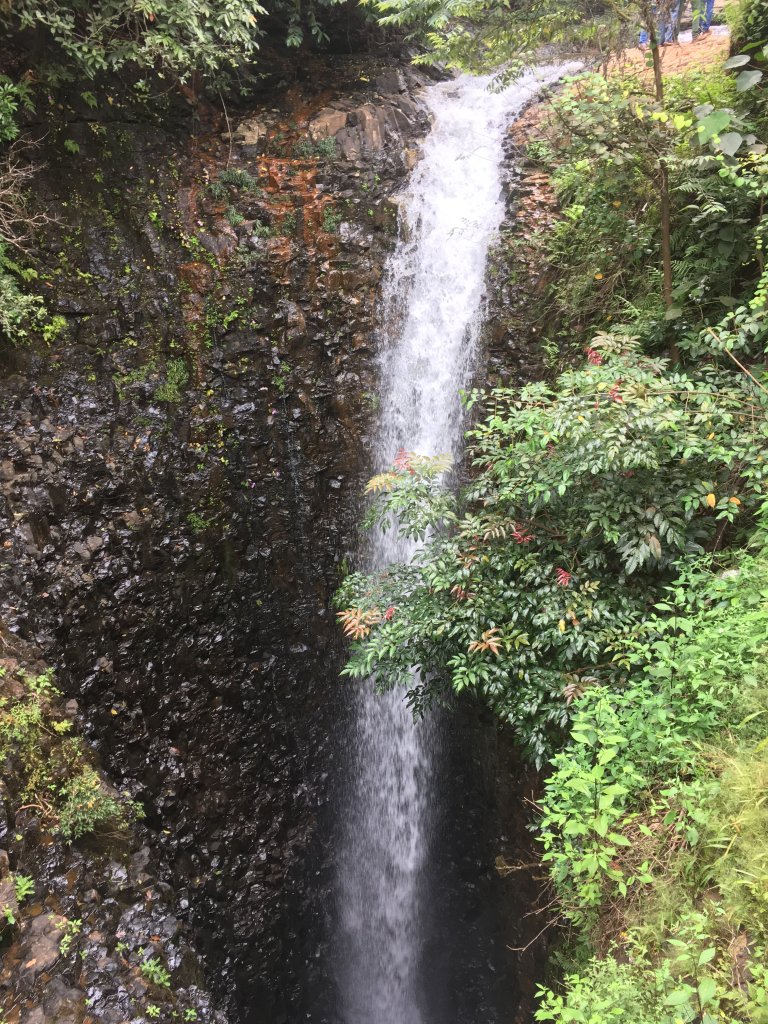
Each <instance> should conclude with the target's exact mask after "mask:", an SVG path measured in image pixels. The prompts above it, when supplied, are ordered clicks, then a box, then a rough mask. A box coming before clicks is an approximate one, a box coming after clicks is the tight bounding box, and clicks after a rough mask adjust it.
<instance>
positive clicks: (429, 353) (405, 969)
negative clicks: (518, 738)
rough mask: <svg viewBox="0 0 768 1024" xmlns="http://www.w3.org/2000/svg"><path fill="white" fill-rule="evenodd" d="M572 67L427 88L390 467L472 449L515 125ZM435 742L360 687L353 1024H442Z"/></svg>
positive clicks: (351, 945)
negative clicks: (430, 989) (488, 291)
mask: <svg viewBox="0 0 768 1024" xmlns="http://www.w3.org/2000/svg"><path fill="white" fill-rule="evenodd" d="M561 74H562V69H559V70H558V69H552V68H550V69H547V70H546V71H545V72H542V73H538V74H535V75H534V74H531V75H528V76H526V77H525V78H524V79H522V80H521V81H518V82H517V83H516V84H515V85H514V86H512V87H510V88H508V89H506V90H505V91H503V92H491V91H489V89H488V84H489V83H488V80H487V79H482V78H470V77H462V78H459V79H456V80H453V81H449V82H445V83H442V84H440V85H436V86H432V87H430V88H429V90H427V93H426V97H425V99H426V102H427V103H428V105H429V107H430V109H431V111H432V114H433V116H434V124H433V129H432V132H431V134H430V135H429V137H428V139H427V140H426V143H425V145H424V151H423V158H422V160H421V162H420V164H419V165H418V167H417V169H416V171H415V172H414V174H413V177H412V179H411V183H410V187H409V189H408V191H407V193H406V195H405V196H404V201H403V204H402V214H403V217H404V220H405V230H404V231H403V240H402V241H401V242H400V244H399V245H398V247H397V249H396V251H395V252H394V253H393V255H392V257H391V259H390V262H389V265H388V268H387V274H386V277H385V285H384V295H383V299H382V315H381V322H382V324H383V328H382V336H383V347H384V351H383V354H382V358H381V414H380V422H379V428H378V432H377V435H376V439H375V460H376V463H377V469H383V468H385V467H386V466H387V465H389V464H390V463H391V462H392V460H393V458H394V456H395V454H396V452H397V451H398V449H400V448H405V449H407V450H409V451H417V452H419V453H421V454H428V455H436V454H440V453H443V452H450V453H453V454H455V453H456V451H457V449H458V448H459V446H460V442H461V422H462V416H461V406H460V401H459V390H460V389H461V388H462V387H464V386H465V385H466V384H467V382H468V377H469V371H470V367H471V364H472V359H473V357H474V353H475V348H476V339H477V334H478V326H479V324H480V313H481V306H482V301H483V293H484V279H485V267H486V258H487V253H488V247H489V245H490V242H491V240H492V238H493V236H494V233H495V232H496V231H497V229H498V226H499V223H500V222H501V219H502V216H503V212H504V204H503V200H502V189H501V169H502V158H503V148H502V144H503V139H504V132H505V128H506V126H507V124H508V122H509V120H510V117H511V116H512V115H513V114H514V113H515V112H517V111H519V110H520V109H521V108H522V107H523V105H524V104H525V103H526V102H527V101H528V100H529V99H530V97H531V95H532V94H533V93H535V92H536V91H537V90H538V89H539V88H540V87H541V85H542V84H543V82H546V81H552V80H554V79H556V78H557V77H559V76H560V75H561ZM411 553H412V549H411V548H410V547H409V545H408V544H407V543H404V542H403V541H398V540H397V538H396V537H395V536H394V534H393V533H392V532H389V533H386V534H384V533H377V534H376V535H375V536H374V537H373V538H372V539H371V542H370V547H369V552H368V557H369V562H368V564H369V566H370V567H371V568H372V569H376V568H382V567H384V566H386V565H387V564H390V563H392V562H393V561H396V560H397V561H399V560H403V559H408V557H409V555H410V554H411ZM435 747H436V727H435V725H434V723H430V722H429V721H422V722H419V723H414V721H413V718H412V716H411V713H410V712H409V711H408V709H407V708H406V707H405V705H404V704H403V694H402V692H393V693H390V694H387V695H384V696H376V695H375V694H374V693H373V692H372V687H371V685H370V684H368V685H367V686H365V687H363V688H361V689H360V691H359V693H358V695H357V708H356V726H355V730H354V735H353V736H352V737H351V750H350V764H349V772H350V780H349V791H348V795H347V806H346V807H345V809H344V814H345V819H344V822H343V837H342V849H341V851H340V856H339V870H338V879H337V898H338V903H339V905H338V920H339V927H340V930H341V934H340V936H339V950H340V952H339V955H338V958H337V960H338V963H337V980H338V985H339V992H340V998H341V1012H340V1017H341V1020H342V1021H343V1024H433V1015H432V1014H431V1013H430V1007H429V1002H430V1000H429V994H428V993H424V992H423V991H421V988H420V984H419V982H420V975H421V963H420V961H421V956H422V952H423V941H424V932H423V920H424V916H425V911H426V910H427V909H428V907H429V904H430V902H431V901H432V900H434V899H435V898H436V897H438V895H439V894H437V893H436V892H431V891H430V880H431V878H432V877H433V872H431V871H429V872H428V870H427V867H428V865H427V860H428V857H429V855H430V837H431V823H432V822H433V821H434V810H435V802H436V800H437V798H438V793H437V786H436V779H435V763H434V755H435V753H436V751H435ZM435 1024H437V1022H435ZM440 1024H448V1022H440Z"/></svg>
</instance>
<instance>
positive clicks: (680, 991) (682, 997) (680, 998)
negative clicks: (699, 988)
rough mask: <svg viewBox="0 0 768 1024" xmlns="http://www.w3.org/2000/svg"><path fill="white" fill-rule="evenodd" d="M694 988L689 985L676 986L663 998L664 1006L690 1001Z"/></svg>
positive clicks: (678, 1004) (680, 1004)
mask: <svg viewBox="0 0 768 1024" xmlns="http://www.w3.org/2000/svg"><path fill="white" fill-rule="evenodd" d="M693 992H694V990H693V989H692V988H691V986H690V985H686V986H685V987H684V988H677V989H675V991H674V992H670V994H669V995H668V996H666V998H665V999H664V1005H665V1006H682V1005H683V1003H687V1002H689V1001H690V998H691V996H692V995H693Z"/></svg>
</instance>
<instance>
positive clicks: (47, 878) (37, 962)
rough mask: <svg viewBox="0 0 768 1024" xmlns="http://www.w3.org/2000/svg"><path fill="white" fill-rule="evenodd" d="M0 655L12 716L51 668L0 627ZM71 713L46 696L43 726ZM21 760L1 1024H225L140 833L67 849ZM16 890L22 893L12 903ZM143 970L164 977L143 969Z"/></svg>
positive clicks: (14, 776) (6, 864)
mask: <svg viewBox="0 0 768 1024" xmlns="http://www.w3.org/2000/svg"><path fill="white" fill-rule="evenodd" d="M0 653H1V654H2V657H0V700H2V701H3V710H4V713H7V712H8V709H9V708H10V709H13V708H14V707H15V708H16V709H17V710H18V706H19V704H24V703H25V702H26V701H27V700H28V699H29V692H30V691H29V689H28V685H29V683H28V680H29V679H35V678H36V677H39V676H40V674H41V673H42V672H43V671H44V670H45V668H46V666H45V665H44V664H43V663H42V662H40V660H39V657H38V656H39V653H40V652H39V651H38V650H37V649H35V648H32V647H31V646H30V645H28V644H24V643H23V642H20V641H19V640H18V639H17V638H15V637H14V636H12V635H11V634H9V633H8V631H7V630H6V629H5V627H4V626H3V624H2V623H0ZM73 704H74V702H73V701H71V700H70V701H69V702H66V703H65V702H64V701H63V700H62V699H61V698H60V697H58V698H57V697H55V696H49V697H47V698H46V701H45V706H46V711H45V714H46V715H50V722H56V721H57V720H58V721H59V722H60V721H61V720H63V719H68V720H69V723H70V725H71V722H72V719H73V717H74V715H75V714H76V708H74V707H73V706H72V705H73ZM36 706H37V707H38V708H41V705H40V704H38V705H36ZM49 724H50V723H49ZM67 732H68V734H70V735H71V730H67ZM13 749H14V748H13V744H11V750H13ZM19 749H20V748H17V753H16V754H14V755H12V756H10V757H8V758H7V759H6V760H5V763H4V766H3V778H2V782H1V783H0V808H1V809H2V820H3V835H2V843H3V848H2V851H1V852H0V907H2V909H3V913H2V924H1V925H0V941H2V953H3V955H2V960H1V961H0V1009H2V1011H3V1016H4V1019H5V1020H7V1021H9V1022H12V1024H45V1022H58V1024H83V1022H85V1020H86V1019H87V1018H90V1020H91V1021H93V1020H99V1021H105V1022H110V1024H118V1022H122V1021H126V1020H135V1019H137V1018H146V1016H147V1015H148V1013H149V1012H150V1008H151V1007H154V1009H152V1010H151V1013H153V1014H154V1015H155V1017H156V1018H157V1019H163V1020H170V1019H175V1018H178V1019H181V1020H185V1021H188V1022H191V1021H199V1022H200V1024H225V1021H226V1019H225V1017H224V1016H223V1015H222V1014H220V1013H218V1012H216V1010H214V1009H213V1008H212V1006H211V1002H210V998H209V996H208V994H207V993H206V991H205V989H204V987H203V988H201V985H203V986H204V981H203V970H202V965H201V962H200V960H199V959H198V957H197V955H196V954H195V952H194V951H193V949H192V947H191V945H190V937H191V934H190V929H189V928H188V927H185V926H184V925H183V924H182V922H181V921H180V920H179V919H178V917H177V916H176V915H175V912H174V909H175V903H176V900H175V893H174V891H173V889H172V888H171V886H169V885H168V884H166V883H165V882H163V881H162V879H161V878H160V875H159V871H158V864H157V861H156V858H155V857H153V855H152V852H151V850H150V849H149V847H148V846H146V845H143V843H144V841H145V840H146V838H147V834H146V832H145V830H143V829H142V828H141V827H128V826H127V825H126V826H120V827H112V826H105V827H104V828H103V829H102V830H101V831H100V833H99V836H98V838H97V837H96V836H94V835H90V836H89V837H87V838H84V839H80V840H78V841H76V842H75V843H70V842H67V841H66V840H65V839H64V838H63V837H62V835H61V834H60V833H59V831H58V829H57V828H56V821H55V816H54V815H52V813H51V808H50V806H46V802H45V800H44V799H42V800H41V799H40V798H37V799H35V798H34V797H30V796H22V793H23V787H25V786H26V784H27V782H28V781H29V780H28V777H27V774H26V773H27V772H28V770H29V766H28V765H25V763H24V760H23V757H24V755H23V753H19V752H18V751H19ZM95 767H96V768H98V765H96V766H95ZM112 793H113V795H114V792H113V791H112ZM22 801H23V802H22ZM11 872H12V873H11ZM20 879H21V880H23V881H24V889H23V891H22V890H19V891H18V893H17V891H16V886H17V885H18V882H19V880H20ZM9 911H10V914H9V913H8V912H9ZM147 962H151V963H150V968H151V966H153V965H154V966H155V967H159V968H161V971H160V972H153V971H152V970H151V969H148V968H147V967H146V964H147ZM142 964H144V965H145V966H144V969H142Z"/></svg>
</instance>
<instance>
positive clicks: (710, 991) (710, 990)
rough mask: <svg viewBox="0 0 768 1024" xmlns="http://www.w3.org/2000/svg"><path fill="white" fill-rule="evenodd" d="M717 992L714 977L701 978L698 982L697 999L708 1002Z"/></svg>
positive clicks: (703, 1002)
mask: <svg viewBox="0 0 768 1024" xmlns="http://www.w3.org/2000/svg"><path fill="white" fill-rule="evenodd" d="M716 992H717V982H716V981H715V979H714V978H702V979H701V981H700V982H699V1001H700V1002H701V1003H702V1005H703V1004H705V1003H710V1002H712V1000H713V999H714V997H715V993H716Z"/></svg>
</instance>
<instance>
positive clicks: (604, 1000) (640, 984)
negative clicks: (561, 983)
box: [534, 957, 671, 1024]
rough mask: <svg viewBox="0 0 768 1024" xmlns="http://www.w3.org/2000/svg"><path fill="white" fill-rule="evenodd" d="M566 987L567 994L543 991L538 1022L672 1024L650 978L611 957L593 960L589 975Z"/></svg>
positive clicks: (570, 981) (568, 982)
mask: <svg viewBox="0 0 768 1024" xmlns="http://www.w3.org/2000/svg"><path fill="white" fill-rule="evenodd" d="M650 980H651V981H653V980H654V979H653V976H651V979H650ZM565 986H566V993H565V994H558V993H555V992H552V991H548V990H546V989H540V995H541V997H542V998H541V1004H540V1006H539V1008H538V1009H537V1010H536V1013H535V1015H534V1019H535V1020H537V1021H554V1022H556V1024H614V1022H615V1024H665V1022H666V1021H669V1022H670V1024H671V1017H670V1015H669V1012H668V1011H666V1010H665V1008H664V1006H663V1002H662V999H661V993H660V992H659V991H658V990H657V989H656V987H655V986H654V985H649V977H648V975H647V974H646V973H645V972H643V971H642V970H638V969H637V968H636V967H633V966H632V965H630V964H618V963H617V962H616V961H615V960H614V959H613V958H611V957H607V958H606V959H604V960H598V959H595V960H592V962H591V963H590V965H589V968H588V970H587V972H586V974H584V975H578V974H572V975H569V976H567V977H566V978H565Z"/></svg>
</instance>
